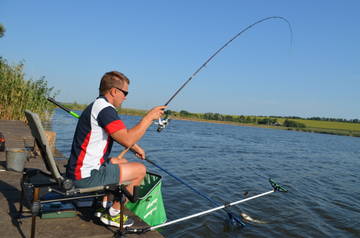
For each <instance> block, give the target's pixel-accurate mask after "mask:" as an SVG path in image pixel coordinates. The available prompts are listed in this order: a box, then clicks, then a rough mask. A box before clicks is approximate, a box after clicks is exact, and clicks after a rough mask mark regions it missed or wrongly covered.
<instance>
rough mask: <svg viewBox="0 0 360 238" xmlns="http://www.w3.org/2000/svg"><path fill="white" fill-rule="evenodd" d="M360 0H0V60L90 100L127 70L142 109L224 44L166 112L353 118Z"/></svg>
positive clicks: (357, 111) (66, 96)
mask: <svg viewBox="0 0 360 238" xmlns="http://www.w3.org/2000/svg"><path fill="white" fill-rule="evenodd" d="M359 12H360V1H358V0H346V1H340V0H318V1H310V0H301V1H300V0H297V1H287V0H278V1H271V0H251V1H250V0H243V1H242V0H223V1H220V0H207V1H205V0H181V1H180V0H178V1H176V0H173V1H170V0H168V1H165V0H164V1H163V0H161V1H160V0H159V1H158V0H153V1H149V0H139V1H136V0H134V1H120V0H117V1H111V0H109V1H89V0H87V1H85V0H78V1H69V0H63V1H45V0H38V1H19V0H0V23H2V24H3V25H4V26H5V28H6V32H5V36H4V37H2V38H0V56H1V57H4V58H5V59H7V60H8V62H9V63H11V64H17V63H20V62H24V64H25V69H24V71H25V76H26V79H33V80H37V79H40V78H41V77H42V76H44V77H45V79H46V80H47V82H48V85H49V86H50V87H54V88H55V89H57V90H59V92H60V93H59V95H58V96H57V97H56V99H57V100H59V101H62V102H75V101H76V102H78V103H86V104H87V103H90V102H91V101H93V100H94V99H95V98H96V97H97V96H98V87H99V82H100V79H101V77H102V75H103V74H104V73H105V72H108V71H112V70H116V71H120V72H122V73H124V74H125V75H126V76H127V77H129V78H130V81H131V82H130V86H129V95H128V97H127V100H126V101H125V102H124V104H123V107H126V108H136V109H145V110H147V109H150V108H152V107H154V106H157V105H163V104H165V102H167V101H168V99H169V98H170V97H171V96H172V94H173V93H174V92H175V91H176V90H177V89H178V88H179V87H180V86H181V85H182V84H183V83H184V82H185V81H186V80H187V79H188V78H189V77H190V76H191V75H192V74H193V73H194V72H195V71H196V70H197V69H198V68H199V67H200V66H201V65H202V64H203V63H204V62H205V61H206V60H207V59H208V58H209V57H210V56H211V55H212V54H213V53H214V52H215V51H216V50H217V49H219V48H220V47H221V46H222V45H223V44H224V43H225V42H227V41H228V40H229V39H230V38H231V37H233V36H234V35H236V34H237V33H239V32H240V31H241V30H242V29H244V28H245V27H247V26H248V25H250V24H252V23H254V22H256V21H258V20H260V19H262V18H266V17H270V16H281V17H284V18H286V19H287V20H288V21H289V22H290V24H291V27H292V31H293V40H292V44H291V43H290V42H291V35H290V31H289V27H288V25H287V24H286V23H285V22H284V21H281V20H279V19H271V20H269V21H266V22H263V23H261V24H259V25H256V26H255V27H253V28H251V29H250V30H249V31H247V32H245V33H244V34H242V35H241V36H240V37H239V38H237V39H236V40H235V41H233V42H232V43H231V44H230V45H229V46H227V47H226V48H225V49H224V50H223V51H221V53H220V54H218V55H217V56H216V57H215V58H214V59H213V60H212V61H210V62H209V64H208V65H207V66H206V67H205V68H204V69H202V71H200V72H199V73H198V74H197V75H196V77H194V78H193V79H192V80H191V81H190V83H189V84H188V85H187V86H186V87H185V88H184V89H183V90H182V91H181V92H180V93H179V94H178V95H177V96H176V97H175V99H174V100H173V101H172V102H171V103H170V104H169V107H168V109H170V110H175V111H180V110H186V111H189V112H198V113H205V112H214V113H216V112H217V113H222V114H230V115H257V116H260V115H264V116H271V115H275V116H300V117H314V116H319V117H330V118H345V119H355V118H360V106H359V102H360V93H359V92H360V90H359V89H360V44H359V42H360V27H359V25H360V14H359Z"/></svg>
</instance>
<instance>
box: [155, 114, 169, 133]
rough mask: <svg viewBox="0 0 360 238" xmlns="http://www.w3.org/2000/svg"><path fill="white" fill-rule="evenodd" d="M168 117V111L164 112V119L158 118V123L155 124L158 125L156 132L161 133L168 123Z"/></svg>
mask: <svg viewBox="0 0 360 238" xmlns="http://www.w3.org/2000/svg"><path fill="white" fill-rule="evenodd" d="M169 116H170V111H165V117H164V118H161V117H160V118H159V121H158V122H157V123H156V124H158V128H157V132H161V131H162V130H163V129H164V128H165V127H166V126H167V125H168V124H169V121H170V118H169Z"/></svg>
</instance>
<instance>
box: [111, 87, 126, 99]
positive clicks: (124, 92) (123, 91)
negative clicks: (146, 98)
mask: <svg viewBox="0 0 360 238" xmlns="http://www.w3.org/2000/svg"><path fill="white" fill-rule="evenodd" d="M114 88H116V89H118V90H120V91H121V92H122V93H123V94H124V96H125V97H126V96H127V95H128V94H129V92H128V91H125V90H122V89H121V88H118V87H114Z"/></svg>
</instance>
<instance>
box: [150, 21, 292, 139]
mask: <svg viewBox="0 0 360 238" xmlns="http://www.w3.org/2000/svg"><path fill="white" fill-rule="evenodd" d="M270 19H280V20H282V21H285V22H286V23H287V25H288V26H289V30H290V46H291V45H292V38H293V31H292V28H291V24H290V22H289V21H288V20H287V19H286V18H285V17H281V16H271V17H266V18H263V19H261V20H258V21H256V22H254V23H252V24H250V25H249V26H247V27H245V28H244V29H243V30H241V31H240V32H239V33H237V34H236V35H235V36H233V37H232V38H231V39H230V40H228V41H227V42H226V43H225V44H224V45H223V46H221V47H220V48H219V49H218V50H217V51H215V53H213V54H212V55H211V56H210V57H209V58H208V59H207V60H206V61H205V62H204V63H203V64H202V65H201V66H200V67H199V68H198V69H197V70H195V72H194V73H193V74H192V75H191V76H190V77H189V78H188V80H186V81H185V82H184V83H183V84H182V85H181V86H180V88H179V89H178V90H177V91H176V92H175V93H174V94H173V95H172V96H171V97H170V99H169V100H168V101H167V102H166V103H165V104H164V105H165V106H167V105H168V104H169V103H170V102H171V101H172V100H173V99H174V98H175V97H176V95H178V93H179V92H180V91H181V90H182V89H183V88H184V87H185V86H186V85H187V84H188V83H189V82H190V81H191V80H192V79H193V78H194V77H195V76H196V75H197V74H198V73H199V72H200V71H201V70H202V69H203V68H204V67H205V66H206V65H207V64H208V63H209V62H210V61H211V60H212V59H213V58H214V57H215V56H216V55H217V54H219V53H220V51H222V50H223V49H224V48H225V47H227V46H228V45H229V44H230V43H231V42H232V41H234V40H235V39H236V38H238V37H239V36H240V35H241V34H243V33H244V32H246V31H248V30H249V29H251V28H252V27H254V26H256V25H257V24H260V23H262V22H264V21H267V20H270ZM168 122H169V114H166V115H165V117H164V118H163V119H161V118H159V122H158V128H157V131H158V132H161V131H162V130H163V129H164V128H165V127H166V126H167V124H168Z"/></svg>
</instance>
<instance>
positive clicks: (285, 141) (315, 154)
mask: <svg viewBox="0 0 360 238" xmlns="http://www.w3.org/2000/svg"><path fill="white" fill-rule="evenodd" d="M122 119H123V120H124V122H125V124H126V125H127V126H128V127H131V126H133V125H135V124H136V123H137V122H138V121H139V119H140V118H139V117H134V116H122ZM76 122H77V119H74V118H72V117H71V116H69V115H67V114H65V113H64V112H63V111H60V110H57V111H56V113H55V115H54V119H53V122H52V128H53V130H54V131H55V132H56V133H57V147H58V149H59V150H60V151H61V152H62V153H64V154H65V155H67V156H68V155H69V152H70V151H69V150H70V146H71V142H72V136H73V132H74V130H75V126H76ZM139 144H140V145H141V146H142V147H143V148H144V149H145V151H146V152H147V155H148V156H149V158H150V159H151V160H153V161H154V162H155V163H156V164H158V165H159V166H161V167H162V168H164V169H166V170H168V171H169V172H171V173H173V174H174V175H177V176H178V177H180V178H181V179H183V180H184V181H186V182H187V183H189V184H190V185H191V186H193V187H194V188H196V189H198V190H199V191H201V192H203V193H205V194H207V195H208V196H210V197H211V198H212V199H214V200H216V201H219V202H221V203H223V202H232V201H237V200H240V199H242V198H244V193H245V192H248V196H253V195H256V194H259V193H263V192H266V191H269V190H271V186H270V185H269V183H268V181H267V180H268V178H273V179H274V180H275V181H277V182H278V183H279V184H282V185H284V186H286V188H287V189H288V190H289V192H288V193H272V194H271V195H268V196H265V197H261V198H258V199H254V200H251V201H248V202H246V203H243V204H240V205H238V206H234V207H232V208H231V211H232V212H233V213H235V214H237V215H239V214H240V213H241V212H245V213H246V214H248V215H250V216H251V217H252V218H254V219H258V220H261V221H264V222H266V224H259V223H247V226H246V227H245V228H244V229H233V230H231V231H224V223H225V222H224V221H225V219H226V218H227V215H226V213H225V212H224V211H217V212H214V213H212V214H209V215H206V216H202V217H198V218H194V219H191V220H188V221H184V222H182V223H178V224H174V225H171V226H168V227H165V228H163V229H162V230H161V233H162V234H163V235H164V236H165V237H171V238H178V237H207V238H212V237H214V238H215V237H360V205H359V203H360V185H359V179H360V175H359V174H360V139H359V138H353V137H344V136H334V135H323V134H312V133H303V132H294V131H283V130H273V129H264V128H255V127H240V126H232V125H222V124H212V123H201V122H191V121H180V120H173V121H171V122H170V125H169V127H167V128H166V129H165V130H163V131H162V132H161V133H158V132H156V127H155V126H152V127H150V128H149V130H148V132H147V134H146V135H145V136H144V137H143V139H142V140H141V141H140V143H139ZM121 150H122V147H121V146H119V145H114V147H113V155H117V154H118V153H119V152H120V151H121ZM127 158H128V159H130V160H137V159H136V158H134V156H132V155H131V154H130V153H129V154H127ZM137 161H138V160H137ZM145 165H146V166H147V168H148V170H149V171H154V172H157V173H159V174H161V175H162V176H163V189H162V190H163V197H164V202H165V206H166V209H167V216H168V221H171V220H174V219H177V218H180V217H183V216H187V215H191V214H194V213H197V212H200V211H203V210H207V209H210V208H213V207H214V206H213V205H212V204H211V203H209V202H208V201H207V200H205V199H204V198H202V197H200V196H199V195H197V194H195V193H194V192H193V191H191V190H190V189H189V188H187V187H185V186H184V185H182V184H180V183H179V182H177V181H176V180H174V179H173V178H172V177H170V176H168V175H167V174H165V173H164V172H162V171H159V170H157V169H156V168H155V167H154V166H152V165H151V164H149V163H146V164H145Z"/></svg>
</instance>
